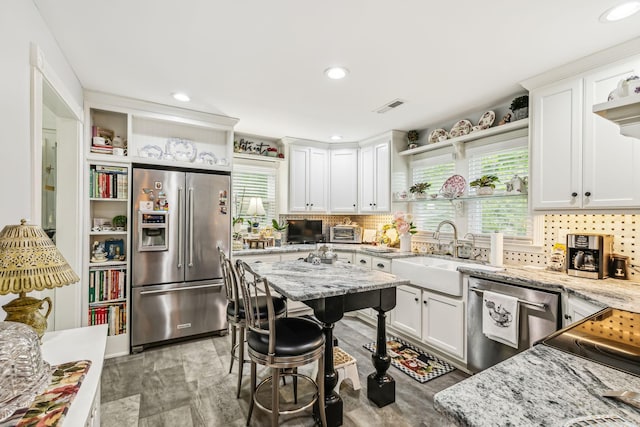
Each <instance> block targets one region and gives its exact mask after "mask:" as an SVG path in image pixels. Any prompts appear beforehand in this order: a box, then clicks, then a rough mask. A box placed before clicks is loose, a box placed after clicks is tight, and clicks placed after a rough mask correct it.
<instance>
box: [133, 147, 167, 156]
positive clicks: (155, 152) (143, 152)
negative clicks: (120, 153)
mask: <svg viewBox="0 0 640 427" xmlns="http://www.w3.org/2000/svg"><path fill="white" fill-rule="evenodd" d="M162 155H163V153H162V148H160V147H158V146H157V145H145V146H144V147H142V148H141V149H140V150H138V156H140V157H148V158H151V159H161V158H162Z"/></svg>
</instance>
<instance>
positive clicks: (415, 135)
mask: <svg viewBox="0 0 640 427" xmlns="http://www.w3.org/2000/svg"><path fill="white" fill-rule="evenodd" d="M419 138H420V133H419V132H418V131H417V130H410V131H409V133H407V139H408V140H409V149H412V148H416V147H417V146H418V139H419Z"/></svg>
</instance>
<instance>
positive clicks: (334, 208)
mask: <svg viewBox="0 0 640 427" xmlns="http://www.w3.org/2000/svg"><path fill="white" fill-rule="evenodd" d="M330 153H331V154H330V162H329V163H330V169H331V174H330V177H329V179H330V182H329V187H330V188H329V200H330V204H329V209H330V210H331V212H334V213H356V212H358V149H357V148H339V149H334V150H330Z"/></svg>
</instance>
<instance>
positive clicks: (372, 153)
mask: <svg viewBox="0 0 640 427" xmlns="http://www.w3.org/2000/svg"><path fill="white" fill-rule="evenodd" d="M360 171H361V173H360V200H359V202H360V212H388V211H390V210H391V141H389V140H388V138H385V139H384V141H383V142H377V143H373V144H371V145H366V146H364V147H362V148H361V149H360Z"/></svg>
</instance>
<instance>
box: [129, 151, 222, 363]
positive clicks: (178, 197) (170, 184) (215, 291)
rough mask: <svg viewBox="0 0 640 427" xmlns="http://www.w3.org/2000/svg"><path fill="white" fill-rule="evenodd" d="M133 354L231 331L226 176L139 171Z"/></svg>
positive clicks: (134, 210) (134, 212)
mask: <svg viewBox="0 0 640 427" xmlns="http://www.w3.org/2000/svg"><path fill="white" fill-rule="evenodd" d="M131 188H132V192H133V193H132V194H133V197H132V198H133V203H132V205H131V209H132V212H131V217H132V221H131V224H132V227H133V229H132V233H131V234H132V246H131V251H130V253H132V254H133V256H132V259H131V263H132V266H131V270H132V277H131V286H132V289H131V348H132V351H133V352H138V351H141V350H142V349H143V348H144V347H145V346H147V345H150V344H157V343H161V342H165V341H167V340H173V339H179V338H185V337H190V336H194V335H201V334H207V333H215V332H219V333H224V332H226V330H227V317H226V296H225V289H224V283H223V281H222V280H223V279H222V272H221V269H220V261H219V256H218V251H217V248H218V246H219V247H221V248H223V249H224V250H225V252H227V253H228V252H229V249H230V240H231V219H230V215H231V211H230V206H229V200H230V199H229V196H230V176H229V174H228V173H201V172H192V171H183V170H176V169H172V170H166V169H160V168H152V167H150V166H149V165H139V164H134V165H133V174H132V187H131Z"/></svg>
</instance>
